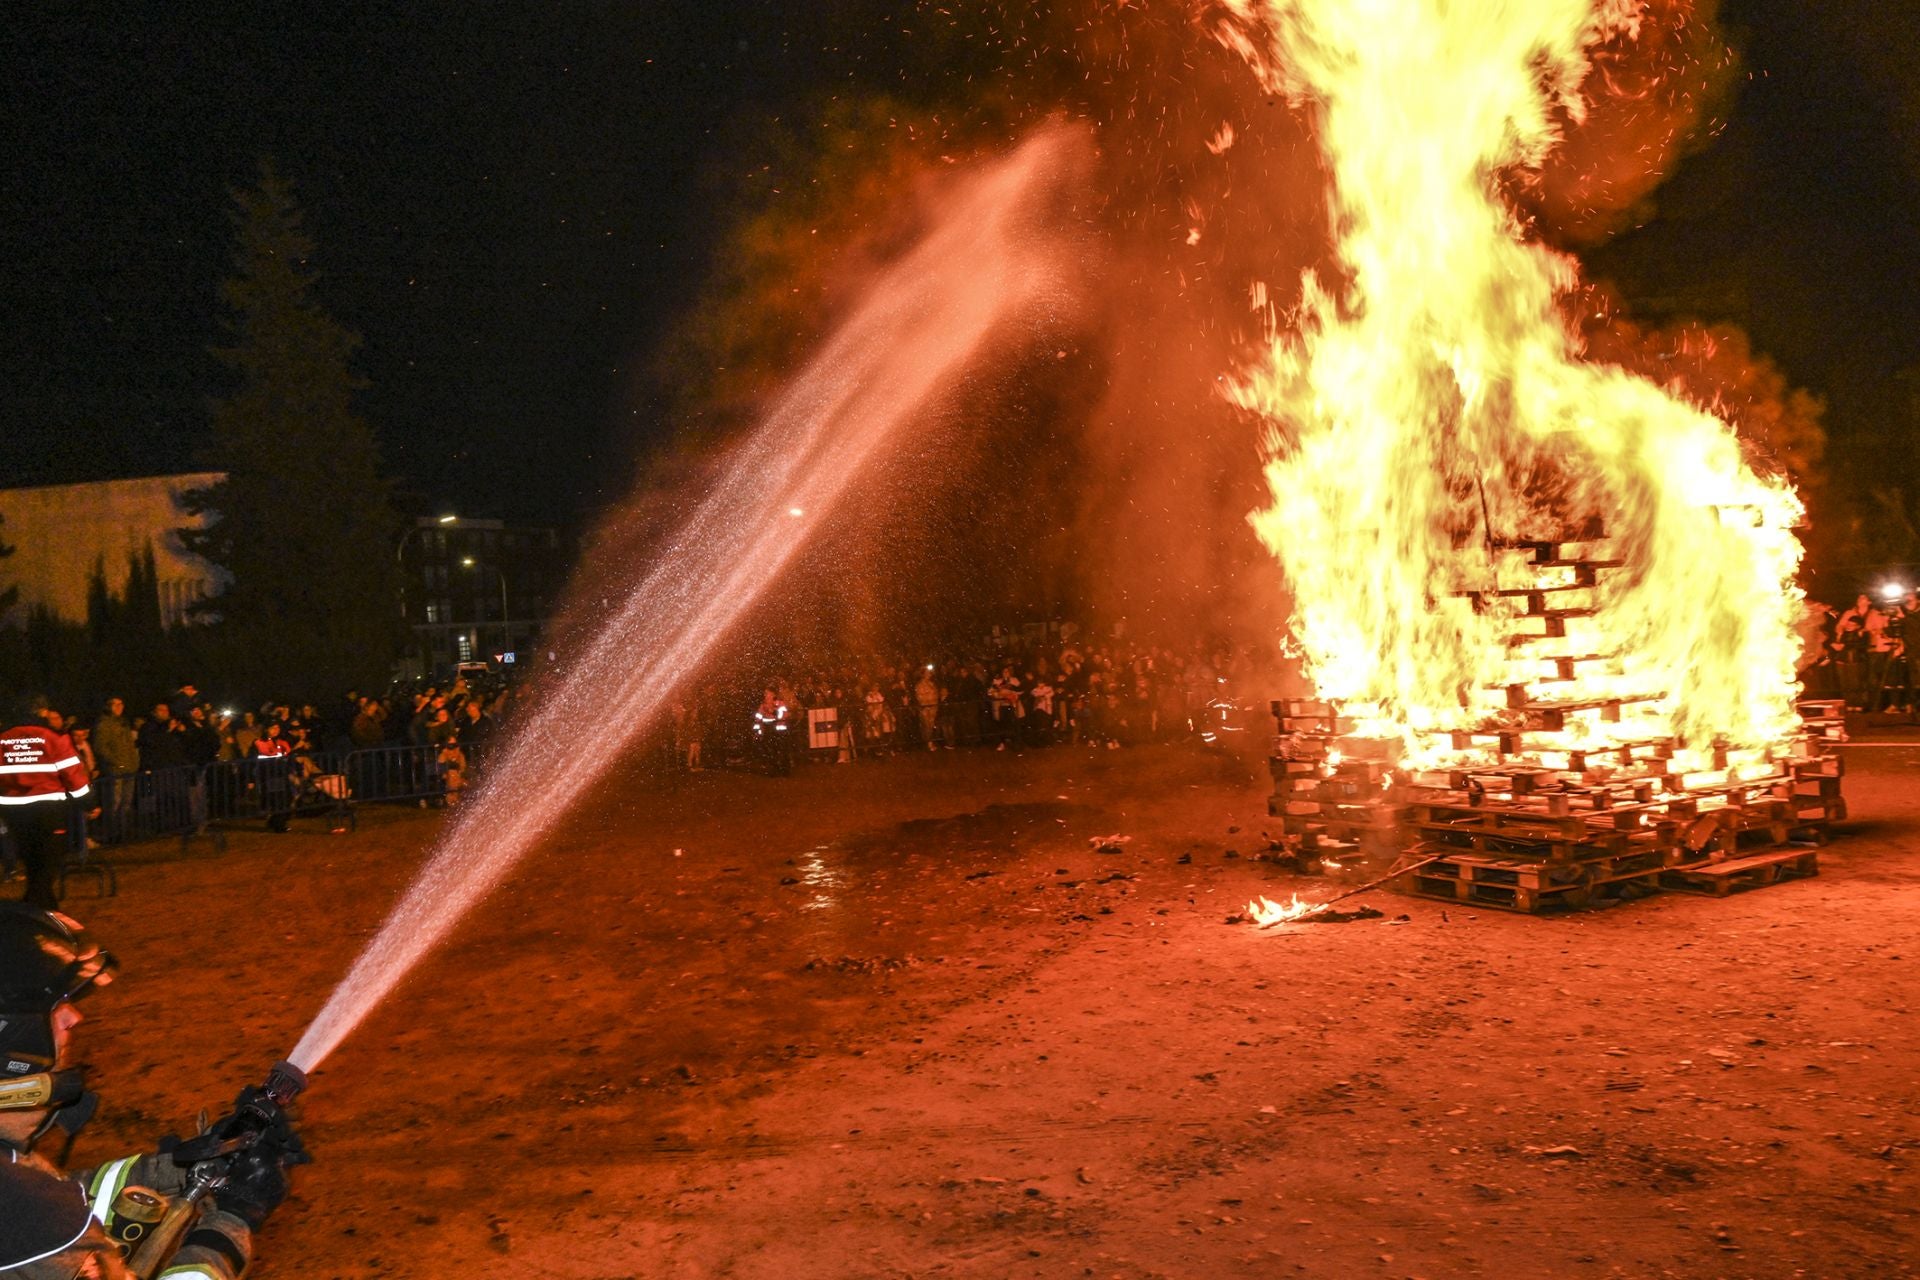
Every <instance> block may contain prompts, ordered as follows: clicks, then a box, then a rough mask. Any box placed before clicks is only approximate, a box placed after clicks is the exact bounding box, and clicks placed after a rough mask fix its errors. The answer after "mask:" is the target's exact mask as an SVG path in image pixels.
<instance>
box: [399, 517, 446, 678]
mask: <svg viewBox="0 0 1920 1280" xmlns="http://www.w3.org/2000/svg"><path fill="white" fill-rule="evenodd" d="M434 523H435V524H439V525H450V524H458V523H460V517H459V516H456V515H451V514H449V515H444V516H437V517H435V518H434ZM425 527H426V526H425V525H423V524H421V523H419V522H418V521H417V520H416V521H415V522H414V523H413V524H412V525H411V526H410V527H409V528H407V529H406V530H405V531H404V532H403V533H401V535H400V541H399V542H397V543H395V544H394V548H393V567H394V568H395V569H396V570H398V571H399V575H398V576H399V578H400V621H401V622H403V623H404V622H406V620H407V574H406V555H407V544H408V543H409V542H411V541H413V535H414V534H416V533H419V532H420V531H421V530H422V529H424V528H425ZM409 660H411V659H409ZM422 665H423V666H424V665H426V664H425V663H423V664H422Z"/></svg>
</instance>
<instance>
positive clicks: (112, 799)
mask: <svg viewBox="0 0 1920 1280" xmlns="http://www.w3.org/2000/svg"><path fill="white" fill-rule="evenodd" d="M93 755H94V759H95V760H96V761H97V762H98V763H99V766H100V819H101V821H100V834H101V836H102V837H103V838H104V839H106V840H107V841H109V842H117V841H121V840H125V839H126V838H127V836H128V834H129V822H130V820H131V817H132V814H133V785H134V779H133V775H135V774H136V773H139V772H140V747H139V744H138V743H136V742H135V741H134V737H133V726H132V725H131V724H129V723H128V722H127V704H126V703H125V702H123V701H121V700H120V699H119V698H108V699H107V704H106V710H105V711H103V712H102V713H101V715H100V718H99V719H98V720H96V721H94V724H93Z"/></svg>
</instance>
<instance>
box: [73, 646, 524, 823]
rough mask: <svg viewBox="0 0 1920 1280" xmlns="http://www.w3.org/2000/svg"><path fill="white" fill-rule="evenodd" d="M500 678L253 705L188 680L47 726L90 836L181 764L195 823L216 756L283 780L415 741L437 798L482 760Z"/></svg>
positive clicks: (507, 698)
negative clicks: (74, 776)
mask: <svg viewBox="0 0 1920 1280" xmlns="http://www.w3.org/2000/svg"><path fill="white" fill-rule="evenodd" d="M512 699H513V693H512V690H511V689H510V688H508V687H505V686H501V687H497V688H477V687H474V686H471V685H469V684H468V683H467V682H466V681H464V680H456V681H454V682H453V683H451V684H449V685H446V686H438V685H429V686H426V687H423V688H418V689H412V690H399V689H396V690H391V691H388V692H386V693H382V694H361V693H359V692H358V691H351V692H349V693H348V694H347V695H346V696H345V697H344V698H343V699H341V700H340V701H339V702H338V703H336V704H334V705H332V706H328V707H321V706H316V705H314V704H313V703H303V704H295V703H287V702H266V703H262V704H261V705H260V706H258V707H256V708H247V709H244V710H242V709H235V708H231V707H221V706H218V705H216V704H215V703H214V702H213V701H212V700H210V699H208V698H206V697H204V696H203V695H202V694H201V691H200V689H199V688H198V687H197V686H196V685H194V684H192V683H187V684H182V685H181V686H180V687H179V688H178V689H176V690H175V691H174V692H173V693H172V694H170V695H168V696H167V697H164V698H158V699H155V700H154V702H153V703H152V704H151V705H150V706H147V707H146V708H145V709H144V710H139V709H135V710H131V711H130V710H129V709H128V705H127V702H126V700H125V699H124V698H121V697H117V696H116V697H109V698H107V699H106V700H105V701H104V702H103V703H102V705H101V707H100V709H99V710H98V711H97V712H96V713H93V714H85V713H80V712H78V711H75V710H72V709H67V710H62V709H51V710H50V715H49V717H48V718H49V721H50V724H51V727H52V728H54V729H56V730H60V731H63V732H65V733H66V735H67V737H68V738H69V739H70V740H71V741H72V743H73V749H74V754H75V755H77V756H78V757H79V758H80V761H81V763H82V765H83V766H84V767H85V768H86V771H87V774H88V776H89V778H91V779H92V782H93V788H94V794H95V795H96V796H97V797H98V803H99V813H98V815H97V817H96V819H95V821H94V823H93V824H92V826H91V828H90V831H89V835H90V837H91V838H92V839H93V840H95V841H96V842H99V843H114V842H117V841H119V840H122V839H125V838H126V837H127V836H128V835H129V834H130V833H131V832H132V831H133V829H134V824H132V823H131V822H130V820H129V819H130V815H131V813H132V810H133V808H134V805H135V803H136V800H137V798H138V797H139V796H140V795H141V794H143V793H146V794H152V793H153V792H154V790H155V784H154V782H153V781H152V780H153V779H155V778H175V777H179V776H182V775H184V776H186V777H187V778H188V779H189V781H188V782H187V784H186V785H185V787H184V788H182V789H181V792H180V793H181V794H182V795H184V796H185V797H186V798H187V802H188V804H189V805H190V806H191V808H192V813H191V815H190V816H191V820H192V825H193V826H194V827H195V828H196V829H197V828H199V827H201V826H203V825H204V823H205V819H206V803H207V801H206V785H205V781H204V775H205V773H206V771H207V770H208V769H209V768H210V767H211V766H214V765H217V764H220V763H222V762H226V761H255V762H261V763H262V765H263V766H264V765H266V764H267V763H269V762H282V764H281V766H280V767H279V769H277V770H276V776H279V773H280V772H282V771H283V772H284V775H285V776H286V777H287V778H288V779H289V783H288V786H289V791H291V790H292V789H293V788H294V787H296V786H297V785H298V783H299V782H300V781H301V780H303V779H307V778H315V777H321V776H324V775H326V774H328V773H330V772H331V771H332V770H333V769H335V768H337V765H338V761H339V759H340V758H341V757H344V756H345V755H347V754H349V753H351V752H355V751H371V750H378V749H382V748H395V747H414V748H420V749H421V751H420V752H419V753H418V754H419V755H420V756H421V757H422V758H425V759H430V761H431V763H432V767H433V769H434V771H435V783H436V785H435V788H434V789H435V791H436V793H439V794H441V795H443V796H444V798H445V800H446V801H448V802H452V801H456V800H457V799H458V798H459V794H460V792H461V791H462V790H463V789H464V788H465V787H466V786H467V785H468V784H469V783H470V782H471V781H472V780H473V779H474V777H475V775H476V772H477V771H478V770H480V769H481V768H483V767H484V760H485V757H486V753H487V751H488V748H489V745H490V743H491V742H492V741H493V740H494V738H495V735H496V733H497V732H498V729H499V726H500V725H501V724H502V723H503V722H504V721H505V720H506V719H507V717H508V716H509V715H510V713H511V709H512Z"/></svg>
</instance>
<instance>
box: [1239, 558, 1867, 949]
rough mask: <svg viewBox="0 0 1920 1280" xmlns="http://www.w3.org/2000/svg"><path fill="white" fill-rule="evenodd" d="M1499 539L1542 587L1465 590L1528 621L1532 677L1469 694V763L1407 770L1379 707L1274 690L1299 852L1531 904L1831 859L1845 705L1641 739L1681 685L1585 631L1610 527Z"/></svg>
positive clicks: (1462, 754)
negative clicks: (1576, 632) (1639, 682)
mask: <svg viewBox="0 0 1920 1280" xmlns="http://www.w3.org/2000/svg"><path fill="white" fill-rule="evenodd" d="M1488 550H1489V551H1490V553H1492V554H1495V555H1500V556H1506V557H1509V558H1510V559H1511V560H1513V561H1515V563H1514V564H1510V565H1509V566H1508V569H1509V570H1511V571H1512V572H1513V573H1514V574H1515V575H1516V576H1519V577H1522V578H1523V579H1525V578H1528V575H1531V578H1530V579H1529V580H1530V581H1531V585H1527V586H1522V587H1517V588H1511V589H1506V588H1502V589H1489V588H1480V589H1476V590H1472V591H1463V592H1462V593H1461V595H1462V596H1464V597H1466V598H1467V599H1469V600H1470V601H1471V602H1472V605H1473V607H1474V608H1475V609H1476V610H1478V611H1481V612H1486V611H1489V610H1494V609H1499V610H1502V611H1503V614H1502V616H1504V617H1509V618H1510V619H1511V622H1512V630H1511V632H1510V633H1509V636H1508V645H1509V649H1510V651H1511V652H1512V653H1515V654H1519V655H1522V656H1521V658H1520V659H1519V660H1518V661H1516V663H1515V664H1514V667H1513V669H1514V670H1515V671H1516V672H1518V673H1522V674H1525V673H1529V672H1530V673H1531V678H1529V679H1524V680H1515V681H1513V682H1511V683H1508V684H1505V685H1502V686H1499V687H1497V688H1494V689H1490V690H1488V691H1487V696H1485V697H1483V698H1482V699H1481V700H1480V701H1479V702H1477V703H1474V704H1473V708H1469V707H1466V706H1463V719H1465V720H1467V721H1468V722H1467V723H1463V724H1460V725H1457V726H1455V727H1452V728H1449V729H1446V730H1445V731H1444V732H1443V733H1442V734H1441V735H1439V740H1440V741H1441V742H1443V743H1444V744H1445V745H1446V746H1448V747H1449V748H1450V750H1449V751H1446V752H1436V753H1434V755H1433V757H1431V758H1434V759H1437V760H1443V761H1451V763H1444V764H1440V765H1438V766H1436V767H1432V768H1427V769H1419V768H1414V769H1404V768H1402V767H1400V766H1399V764H1398V763H1396V762H1397V760H1398V758H1399V755H1400V752H1399V750H1398V748H1399V745H1400V744H1399V743H1398V742H1397V741H1390V740H1386V739H1381V738H1370V737H1366V736H1363V735H1362V734H1361V733H1360V732H1359V730H1360V729H1361V727H1362V726H1363V724H1365V723H1366V721H1367V717H1366V716H1365V715H1363V714H1356V713H1354V711H1353V709H1351V708H1347V707H1343V706H1341V705H1339V704H1337V703H1334V702H1329V701H1325V700H1312V699H1289V700H1280V701H1276V702H1274V703H1273V704H1272V707H1273V714H1274V717H1275V723H1276V726H1277V728H1278V737H1277V738H1276V745H1275V751H1274V754H1273V757H1272V760H1271V769H1272V774H1273V779H1274V786H1275V789H1274V793H1273V796H1272V798H1271V799H1270V801H1269V802H1268V810H1269V812H1270V813H1271V814H1272V815H1273V816H1275V817H1278V818H1279V819H1280V820H1281V823H1282V830H1283V831H1284V833H1285V836H1286V839H1287V841H1288V842H1289V844H1291V845H1292V846H1293V847H1294V848H1295V849H1296V850H1297V851H1298V852H1299V853H1301V854H1302V855H1304V856H1307V857H1311V858H1318V859H1320V860H1321V861H1322V862H1336V863H1340V864H1342V865H1346V864H1348V863H1350V862H1352V863H1360V864H1367V863H1370V864H1372V865H1373V866H1375V867H1381V866H1385V865H1389V864H1390V863H1391V862H1392V861H1393V860H1395V859H1404V858H1408V857H1411V856H1419V857H1423V858H1427V859H1429V861H1428V862H1427V863H1426V864H1425V865H1423V866H1421V867H1420V868H1418V869H1417V870H1414V871H1410V872H1407V873H1405V874H1403V875H1402V876H1401V877H1400V879H1399V882H1398V885H1397V887H1398V888H1400V889H1401V890H1402V891H1403V892H1407V893H1412V894H1416V895H1418V896H1422V897H1430V898H1438V899H1440V900H1442V901H1452V902H1462V903H1474V904H1476V905H1483V906H1493V907H1503V908H1507V909H1511V910H1518V911H1528V912H1539V911H1549V910H1559V909H1566V908H1569V907H1575V906H1584V905H1589V904H1590V903H1593V902H1596V901H1602V900H1605V899H1607V898H1610V897H1611V898H1618V897H1630V896H1638V895H1640V894H1643V893H1652V892H1657V891H1658V890H1659V889H1661V888H1675V889H1684V890H1691V891H1697V892H1711V893H1724V892H1731V891H1733V890H1735V889H1741V888H1747V887H1758V886H1760V885H1761V884H1770V883H1774V882H1776V881H1778V880H1780V879H1787V878H1793V877H1795V876H1800V875H1810V874H1814V873H1815V872H1816V871H1817V868H1818V857H1817V854H1815V853H1814V848H1815V847H1816V846H1818V845H1820V844H1824V843H1825V842H1826V840H1827V838H1828V836H1829V833H1830V832H1831V829H1832V826H1833V824H1834V823H1835V822H1838V821H1840V820H1841V819H1843V818H1845V816H1846V802H1845V800H1844V799H1843V798H1842V796H1841V779H1842V776H1843V772H1844V770H1843V768H1842V763H1841V760H1840V758H1839V756H1838V754H1837V749H1838V744H1839V743H1840V742H1841V741H1843V740H1844V737H1845V708H1844V706H1843V705H1842V704H1840V703H1837V702H1830V701H1807V702H1803V703H1801V704H1800V707H1799V710H1800V715H1801V718H1802V722H1803V724H1802V728H1801V730H1800V731H1799V732H1798V733H1796V734H1793V735H1791V736H1789V737H1788V738H1787V739H1786V740H1785V741H1783V742H1778V743H1774V744H1771V745H1770V746H1766V747H1761V748H1747V749H1742V750H1735V749H1731V748H1726V747H1720V748H1716V749H1714V750H1712V751H1707V752H1685V751H1681V750H1680V749H1679V746H1678V744H1677V743H1676V742H1675V741H1674V739H1673V738H1671V737H1666V736H1662V735H1661V734H1660V733H1659V732H1656V731H1647V732H1640V731H1638V726H1640V725H1642V724H1647V725H1648V726H1649V729H1650V730H1657V729H1658V728H1659V727H1660V722H1659V721H1658V720H1657V719H1653V718H1650V717H1648V716H1647V715H1645V714H1644V713H1643V712H1642V711H1640V710H1639V708H1640V707H1642V706H1643V705H1650V704H1654V703H1657V702H1658V701H1659V700H1660V699H1661V698H1662V697H1663V696H1664V695H1663V694H1660V693H1656V692H1648V691H1645V690H1639V691H1636V690H1634V689H1633V688H1632V687H1631V686H1630V685H1628V684H1625V683H1623V682H1622V681H1621V680H1620V679H1619V678H1618V677H1619V673H1620V670H1621V668H1620V667H1619V665H1618V662H1617V659H1616V657H1615V656H1614V655H1610V654H1606V653H1594V652H1588V651H1586V649H1585V648H1582V647H1580V646H1579V645H1578V643H1577V641H1576V639H1575V638H1574V637H1570V636H1569V624H1571V623H1574V622H1576V620H1578V619H1583V618H1587V617H1590V616H1592V615H1593V614H1594V612H1595V610H1596V608H1597V607H1598V603H1599V595H1598V592H1599V588H1600V586H1601V584H1602V583H1603V581H1604V578H1605V575H1606V574H1607V573H1609V572H1611V571H1612V570H1614V569H1616V568H1618V567H1620V561H1618V560H1617V559H1614V558H1612V557H1611V556H1610V555H1609V554H1608V552H1607V546H1606V543H1605V540H1604V537H1603V536H1602V532H1601V530H1600V529H1599V527H1598V525H1597V524H1589V525H1588V526H1586V527H1584V528H1582V529H1581V530H1580V531H1579V536H1577V537H1573V536H1570V537H1569V538H1567V539H1565V540H1562V541H1552V542H1547V541H1524V542H1496V543H1492V544H1489V548H1488ZM1556 649H1566V650H1568V651H1567V652H1556V651H1555V650H1556ZM1596 676H1597V677H1599V678H1594V677H1596ZM1608 677H1612V678H1608ZM1474 708H1477V709H1474ZM1435 854H1438V855H1440V856H1439V857H1438V858H1434V857H1433V855H1435Z"/></svg>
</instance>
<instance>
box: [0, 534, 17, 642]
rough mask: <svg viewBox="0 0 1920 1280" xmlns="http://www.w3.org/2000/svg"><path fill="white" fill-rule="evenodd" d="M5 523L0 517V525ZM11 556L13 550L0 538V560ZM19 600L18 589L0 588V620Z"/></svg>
mask: <svg viewBox="0 0 1920 1280" xmlns="http://www.w3.org/2000/svg"><path fill="white" fill-rule="evenodd" d="M6 522H7V518H6V517H5V516H0V524H5V523H6ZM12 554H13V548H12V547H10V546H8V545H7V543H6V540H5V539H3V538H0V560H5V559H6V558H7V557H8V556H10V555H12ZM19 599H20V588H18V587H7V586H0V618H5V617H6V616H7V613H8V612H9V611H10V610H11V609H12V608H13V606H14V604H15V603H16V602H17V601H18V600H19Z"/></svg>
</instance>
